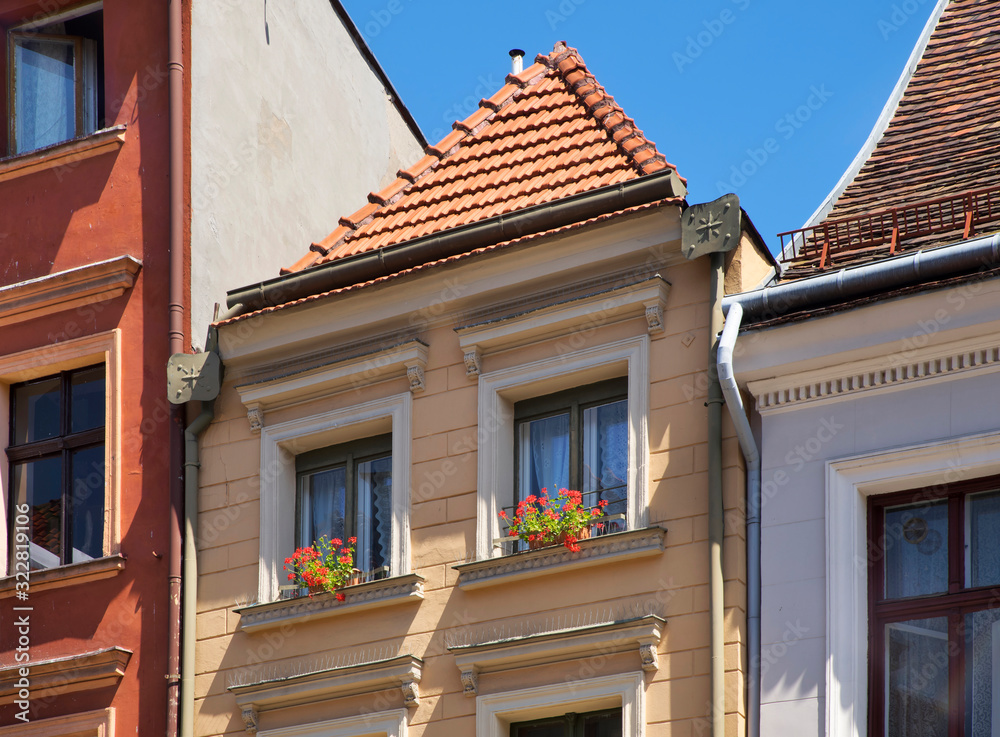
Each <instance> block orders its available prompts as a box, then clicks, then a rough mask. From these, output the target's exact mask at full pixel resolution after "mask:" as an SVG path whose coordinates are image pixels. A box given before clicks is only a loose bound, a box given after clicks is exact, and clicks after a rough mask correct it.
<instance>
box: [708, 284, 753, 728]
mask: <svg viewBox="0 0 1000 737" xmlns="http://www.w3.org/2000/svg"><path fill="white" fill-rule="evenodd" d="M742 321H743V307H742V305H740V303H739V302H736V303H734V304H732V305H731V306H730V307H729V313H728V314H727V315H726V326H725V328H723V330H722V337H721V338H720V339H719V355H718V362H717V364H716V365H717V367H718V376H719V383H720V385H721V387H722V393H723V395H724V396H725V398H726V406H727V407H728V408H729V415H730V417H732V418H733V425H734V426H735V427H736V437H737V438H739V441H740V448H742V449H743V458H744V459H745V460H746V464H747V652H748V655H749V660H750V667H749V670H748V672H747V737H758V735H759V734H760V452H759V451H758V450H757V443H756V441H755V440H754V437H753V431H752V430H751V429H750V421H749V420H748V419H747V413H746V409H745V408H744V406H743V397H742V396H741V395H740V390H739V387H738V386H737V385H736V376H735V374H734V373H733V348H734V347H735V346H736V338H737V337H738V336H739V332H740V323H741V322H742Z"/></svg>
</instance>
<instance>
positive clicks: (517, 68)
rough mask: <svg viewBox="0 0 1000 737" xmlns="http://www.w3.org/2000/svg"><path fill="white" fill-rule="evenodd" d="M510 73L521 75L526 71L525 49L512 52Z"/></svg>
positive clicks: (512, 50)
mask: <svg viewBox="0 0 1000 737" xmlns="http://www.w3.org/2000/svg"><path fill="white" fill-rule="evenodd" d="M509 53H510V73H511V74H520V73H521V72H522V71H523V70H524V49H511V50H510V52H509Z"/></svg>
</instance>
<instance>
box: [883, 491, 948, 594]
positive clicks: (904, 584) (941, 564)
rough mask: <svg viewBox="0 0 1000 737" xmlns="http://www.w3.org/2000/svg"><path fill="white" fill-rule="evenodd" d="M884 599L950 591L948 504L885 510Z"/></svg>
mask: <svg viewBox="0 0 1000 737" xmlns="http://www.w3.org/2000/svg"><path fill="white" fill-rule="evenodd" d="M884 545H885V595H886V597H887V598H889V599H897V598H900V597H904V596H922V595H925V594H937V593H941V592H944V591H947V590H948V503H947V502H946V501H936V502H922V503H920V504H908V505H905V506H902V507H889V508H888V509H886V510H885V541H884Z"/></svg>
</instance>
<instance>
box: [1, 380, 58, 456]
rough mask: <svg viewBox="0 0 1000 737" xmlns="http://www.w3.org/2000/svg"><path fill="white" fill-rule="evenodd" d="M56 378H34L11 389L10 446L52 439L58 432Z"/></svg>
mask: <svg viewBox="0 0 1000 737" xmlns="http://www.w3.org/2000/svg"><path fill="white" fill-rule="evenodd" d="M60 382H61V380H60V379H59V377H55V378H52V379H45V380H43V381H33V382H32V383H30V384H25V385H23V386H19V387H17V389H15V390H14V413H15V414H14V439H13V441H12V443H11V444H12V445H22V444H23V443H33V442H35V441H36V440H46V439H48V438H55V437H58V436H59V433H60V417H61V413H62V403H61V402H60V399H59V392H60Z"/></svg>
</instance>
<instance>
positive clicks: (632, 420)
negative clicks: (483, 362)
mask: <svg viewBox="0 0 1000 737" xmlns="http://www.w3.org/2000/svg"><path fill="white" fill-rule="evenodd" d="M616 376H627V377H628V414H629V476H628V512H627V518H628V528H629V529H630V530H637V529H640V528H642V527H645V526H646V524H647V519H648V504H649V497H648V468H649V433H648V418H649V335H640V336H637V337H634V338H625V339H623V340H618V341H615V342H612V343H607V344H605V345H601V346H595V347H593V348H587V349H584V350H580V351H575V352H572V353H567V354H566V355H562V356H555V357H553V358H548V359H545V360H542V361H536V362H534V363H528V364H524V365H519V366H512V367H510V368H506V369H501V370H499V371H492V372H485V373H483V374H481V375H480V377H479V434H480V437H479V448H478V453H477V455H478V480H479V484H478V488H479V498H478V501H477V524H476V557H477V558H478V559H480V560H481V559H484V558H490V557H493V556H494V555H497V554H499V552H498V551H494V548H493V540H494V539H496V538H497V537H499V536H500V526H499V523H498V521H497V520H498V518H497V513H498V511H499V509H500V507H501V506H502V505H501V504H499V502H498V500H499V499H500V498H501V493H507V494H508V495H511V490H512V489H513V488H514V478H513V463H512V459H513V458H514V409H513V408H514V402H516V401H519V400H521V399H527V398H529V397H537V396H543V395H545V394H551V393H553V392H556V391H560V390H562V389H569V388H572V387H574V386H581V385H583V384H588V383H591V382H594V381H600V380H601V379H608V378H613V377H616ZM511 498H512V495H511Z"/></svg>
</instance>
